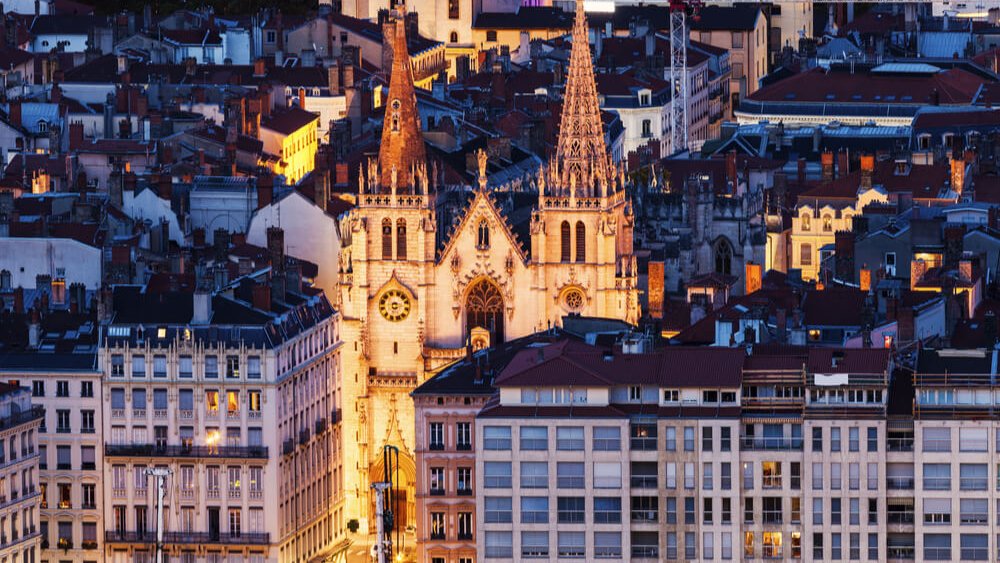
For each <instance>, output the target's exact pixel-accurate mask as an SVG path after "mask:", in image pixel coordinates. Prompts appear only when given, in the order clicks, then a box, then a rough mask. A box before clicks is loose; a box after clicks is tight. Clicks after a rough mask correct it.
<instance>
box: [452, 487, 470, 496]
mask: <svg viewBox="0 0 1000 563" xmlns="http://www.w3.org/2000/svg"><path fill="white" fill-rule="evenodd" d="M455 494H457V495H458V496H460V497H471V496H472V489H461V488H460V489H458V490H457V491H455Z"/></svg>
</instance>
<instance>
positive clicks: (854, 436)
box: [847, 426, 861, 452]
mask: <svg viewBox="0 0 1000 563" xmlns="http://www.w3.org/2000/svg"><path fill="white" fill-rule="evenodd" d="M860 432H861V429H860V428H858V427H856V426H854V427H851V428H848V429H847V447H848V449H849V450H850V451H852V452H856V451H859V450H860V449H861V443H860V437H859V434H860Z"/></svg>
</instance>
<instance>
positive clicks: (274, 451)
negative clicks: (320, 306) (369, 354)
mask: <svg viewBox="0 0 1000 563" xmlns="http://www.w3.org/2000/svg"><path fill="white" fill-rule="evenodd" d="M336 323H337V317H331V318H329V319H327V320H325V321H323V322H320V323H318V324H316V325H315V326H313V327H312V328H310V329H308V330H306V331H304V332H302V333H300V334H299V335H297V336H295V337H294V338H291V339H289V340H287V341H285V342H284V343H282V344H281V345H280V346H278V347H277V348H274V349H271V348H261V347H260V346H259V345H258V346H254V345H253V344H250V343H248V342H240V341H231V340H230V341H226V340H218V341H215V342H205V341H200V340H187V339H185V338H184V336H183V335H184V334H185V333H184V332H183V331H182V330H179V331H178V333H177V334H178V338H176V339H172V340H171V341H156V342H155V343H154V339H153V338H152V336H153V335H152V333H150V338H148V339H147V340H146V341H145V343H144V344H141V345H139V346H128V345H124V346H123V345H118V344H115V345H108V344H106V345H105V347H103V348H102V349H101V352H100V357H99V365H100V367H101V369H102V370H103V372H104V377H103V382H104V385H103V402H104V404H105V405H106V406H107V407H108V408H105V409H104V414H103V425H104V428H105V437H106V441H107V444H108V446H107V450H106V452H105V454H106V455H105V463H104V466H103V479H104V483H105V487H104V495H103V510H104V520H105V522H106V523H107V525H106V530H107V534H106V543H105V552H104V555H105V557H106V558H107V559H109V560H115V561H118V560H122V561H124V560H126V559H128V560H131V559H132V558H134V557H143V555H142V553H143V552H144V551H145V550H146V549H147V547H148V545H149V541H150V538H151V537H152V534H153V532H154V531H155V519H154V513H152V512H149V511H147V513H146V516H145V518H146V520H147V523H146V528H145V530H143V529H142V526H141V521H140V520H141V517H140V515H139V512H140V511H142V510H144V508H143V507H155V505H156V501H155V494H154V493H155V486H154V481H153V478H152V477H150V478H149V479H148V480H147V478H146V476H145V474H144V472H145V470H146V469H147V468H151V467H153V466H156V467H167V468H168V469H170V470H171V472H172V473H171V475H170V476H169V477H168V481H167V483H168V488H169V490H170V491H171V492H170V493H169V494H168V497H167V500H166V505H167V507H168V508H167V510H166V513H165V515H164V517H165V526H166V529H167V530H168V531H176V532H178V533H179V535H177V536H173V537H171V538H168V541H167V544H168V545H167V550H168V553H170V554H171V556H172V557H191V558H192V559H191V560H197V561H210V560H212V558H213V557H229V558H238V559H241V560H249V561H255V562H260V563H263V562H264V561H280V562H285V561H299V560H302V559H303V558H310V557H323V556H325V555H326V554H328V553H330V552H331V551H332V550H333V548H334V546H335V544H336V543H337V542H340V541H342V540H343V539H344V534H345V533H346V532H345V530H344V523H343V514H342V507H341V504H340V502H341V501H340V499H342V495H343V484H342V481H341V480H342V479H344V468H343V466H342V464H341V463H340V460H339V456H338V452H339V448H337V447H335V446H334V445H335V444H336V443H337V442H338V441H339V440H340V439H341V436H340V433H339V428H338V426H337V424H336V423H337V421H338V420H339V418H338V417H339V408H338V407H339V402H338V400H339V396H340V393H339V389H338V387H339V385H340V381H339V375H340V372H339V353H338V352H339V346H340V340H339V337H340V335H339V330H338V328H337V324H336ZM123 328H128V327H119V329H118V330H121V329H123ZM131 330H135V329H134V328H133V329H131ZM188 330H190V329H188ZM220 330H222V329H220ZM157 356H159V357H162V358H163V359H162V360H158V359H157ZM137 357H144V358H145V370H144V371H141V372H138V373H133V372H132V368H133V366H134V365H135V364H134V363H133V361H134V360H133V359H134V358H137ZM206 357H214V358H216V362H217V364H216V365H217V373H216V374H215V375H213V374H212V373H211V372H210V371H209V367H208V366H209V364H207V363H206ZM187 358H189V359H190V369H191V371H190V372H184V373H182V371H181V368H182V367H183V366H187V365H188V363H187V361H188V360H187ZM230 361H232V362H234V363H233V364H232V366H233V368H234V369H233V370H230V369H229V366H230V363H229V362H230ZM118 362H120V364H119V363H118ZM116 365H121V366H122V368H121V369H119V368H117V367H115V366H116ZM160 366H162V367H163V371H160V369H159V368H160ZM255 366H256V369H255ZM186 369H187V368H186V367H185V370H186ZM158 374H161V375H158ZM140 393H144V395H145V397H144V399H143V398H140V395H139V394H140ZM161 393H162V395H160V394H161ZM158 396H159V397H162V399H160V398H159V397H158ZM188 397H190V398H188ZM143 400H144V401H145V403H144V404H145V405H146V406H145V408H142V406H143ZM160 400H162V405H165V408H162V406H161V404H157V401H160ZM182 401H183V403H182ZM161 429H162V430H161ZM147 510H151V509H147ZM216 511H217V512H216ZM216 514H217V520H216V516H215V515H216ZM215 522H217V524H216V523H215Z"/></svg>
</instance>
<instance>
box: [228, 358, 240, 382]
mask: <svg viewBox="0 0 1000 563" xmlns="http://www.w3.org/2000/svg"><path fill="white" fill-rule="evenodd" d="M226 378H227V379H239V378H240V357H239V356H226Z"/></svg>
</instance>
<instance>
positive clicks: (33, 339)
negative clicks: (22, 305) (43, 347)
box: [28, 308, 42, 350]
mask: <svg viewBox="0 0 1000 563" xmlns="http://www.w3.org/2000/svg"><path fill="white" fill-rule="evenodd" d="M41 339H42V323H41V315H39V313H38V309H35V308H32V309H31V322H30V323H28V347H29V348H31V349H32V350H37V349H38V345H39V343H40V342H41Z"/></svg>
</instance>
